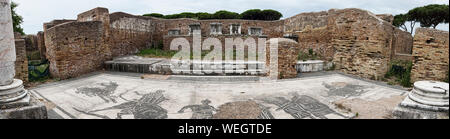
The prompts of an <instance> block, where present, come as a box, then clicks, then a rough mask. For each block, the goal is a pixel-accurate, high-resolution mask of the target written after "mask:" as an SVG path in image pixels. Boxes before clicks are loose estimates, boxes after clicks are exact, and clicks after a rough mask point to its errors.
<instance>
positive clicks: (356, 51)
mask: <svg viewBox="0 0 450 139" xmlns="http://www.w3.org/2000/svg"><path fill="white" fill-rule="evenodd" d="M328 27H329V29H330V32H331V44H332V45H333V47H334V48H335V49H336V52H335V55H334V57H333V62H334V64H336V67H337V68H338V69H339V70H340V71H342V72H344V73H348V74H353V75H357V76H360V77H364V78H370V79H381V78H382V77H383V76H384V74H385V73H386V72H387V71H388V64H389V62H390V56H391V49H392V48H391V47H392V39H393V30H394V28H395V27H394V26H392V25H391V24H390V23H388V22H386V21H384V20H382V19H380V18H378V17H377V16H375V15H374V14H372V13H370V12H368V11H364V10H360V9H343V10H330V11H329V21H328Z"/></svg>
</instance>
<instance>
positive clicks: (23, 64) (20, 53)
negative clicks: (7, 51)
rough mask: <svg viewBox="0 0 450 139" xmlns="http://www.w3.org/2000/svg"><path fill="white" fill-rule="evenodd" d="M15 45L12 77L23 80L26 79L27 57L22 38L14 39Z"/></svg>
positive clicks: (25, 80)
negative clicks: (14, 71) (14, 72)
mask: <svg viewBox="0 0 450 139" xmlns="http://www.w3.org/2000/svg"><path fill="white" fill-rule="evenodd" d="M15 46H16V63H15V67H16V68H15V70H16V76H15V77H14V78H16V79H20V80H22V81H24V82H27V81H28V59H27V51H26V46H25V40H24V39H15Z"/></svg>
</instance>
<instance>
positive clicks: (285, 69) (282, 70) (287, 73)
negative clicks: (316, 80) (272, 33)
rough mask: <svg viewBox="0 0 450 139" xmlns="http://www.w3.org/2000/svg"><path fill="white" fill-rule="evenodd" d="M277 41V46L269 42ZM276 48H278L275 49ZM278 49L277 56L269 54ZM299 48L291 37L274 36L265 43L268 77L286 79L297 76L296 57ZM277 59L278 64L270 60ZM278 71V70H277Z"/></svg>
mask: <svg viewBox="0 0 450 139" xmlns="http://www.w3.org/2000/svg"><path fill="white" fill-rule="evenodd" d="M274 43H278V48H274V47H273V46H272V45H271V44H274ZM277 49H278V50H277ZM274 51H278V57H274V56H271V54H274ZM299 51H300V49H299V46H298V43H297V42H295V41H293V40H291V39H284V38H274V39H270V40H269V41H267V43H266V66H267V69H268V72H267V74H268V75H269V77H270V78H278V79H286V78H296V77H297V69H296V65H297V59H298V53H299ZM275 60H278V64H277V65H278V66H277V67H274V66H275V65H276V64H275V63H273V62H272V61H275ZM277 71H278V72H277Z"/></svg>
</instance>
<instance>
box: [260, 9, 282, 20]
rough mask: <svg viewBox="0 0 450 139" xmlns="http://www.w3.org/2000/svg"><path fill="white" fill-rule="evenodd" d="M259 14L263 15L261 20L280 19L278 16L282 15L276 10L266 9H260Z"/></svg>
mask: <svg viewBox="0 0 450 139" xmlns="http://www.w3.org/2000/svg"><path fill="white" fill-rule="evenodd" d="M261 16H262V17H263V18H262V20H269V21H272V20H280V18H281V17H283V14H281V13H280V12H278V11H275V10H271V9H268V10H263V11H261Z"/></svg>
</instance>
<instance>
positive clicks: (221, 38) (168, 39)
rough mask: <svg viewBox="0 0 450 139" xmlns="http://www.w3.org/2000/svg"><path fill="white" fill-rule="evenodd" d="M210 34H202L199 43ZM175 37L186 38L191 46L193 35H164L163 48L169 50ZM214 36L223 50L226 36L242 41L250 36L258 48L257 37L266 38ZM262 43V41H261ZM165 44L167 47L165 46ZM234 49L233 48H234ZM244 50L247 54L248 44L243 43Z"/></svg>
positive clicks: (229, 37) (229, 36)
mask: <svg viewBox="0 0 450 139" xmlns="http://www.w3.org/2000/svg"><path fill="white" fill-rule="evenodd" d="M209 37H210V36H202V38H201V43H202V44H203V42H204V41H205V40H206V39H207V38H209ZM176 38H184V39H186V40H187V41H188V42H189V44H190V47H191V48H192V47H193V46H192V45H193V42H192V39H193V37H192V36H188V35H180V36H164V42H163V44H164V46H165V48H164V49H165V50H170V43H171V42H172V40H174V39H176ZM214 38H216V39H218V40H219V41H220V42H221V44H222V50H223V52H225V45H226V44H225V43H226V39H227V38H228V39H233V41H234V40H235V39H238V38H241V39H242V40H243V41H245V40H247V39H249V38H251V39H253V40H255V43H256V45H257V46H256V48H258V44H259V39H264V40H266V41H267V38H260V37H258V36H243V35H242V36H239V35H219V36H215V37H214ZM263 44H264V43H263ZM166 46H167V47H166ZM234 49H235V48H234ZM244 51H245V53H244V54H245V55H247V52H248V45H245V44H244Z"/></svg>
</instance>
